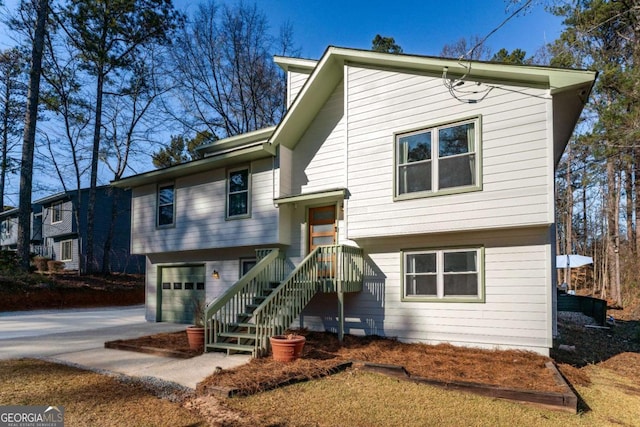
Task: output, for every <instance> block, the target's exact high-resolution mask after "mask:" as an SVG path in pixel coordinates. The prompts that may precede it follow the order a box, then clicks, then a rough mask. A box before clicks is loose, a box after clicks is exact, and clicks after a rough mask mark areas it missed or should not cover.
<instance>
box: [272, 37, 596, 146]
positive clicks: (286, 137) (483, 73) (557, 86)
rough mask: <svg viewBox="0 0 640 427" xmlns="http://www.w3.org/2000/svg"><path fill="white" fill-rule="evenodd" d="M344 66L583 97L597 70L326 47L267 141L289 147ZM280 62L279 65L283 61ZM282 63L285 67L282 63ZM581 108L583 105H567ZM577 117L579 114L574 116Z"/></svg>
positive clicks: (324, 97)
mask: <svg viewBox="0 0 640 427" xmlns="http://www.w3.org/2000/svg"><path fill="white" fill-rule="evenodd" d="M278 61H279V62H280V63H287V62H288V63H293V61H295V59H291V58H282V59H278ZM298 61H300V62H299V65H302V64H305V65H304V68H310V67H311V66H312V65H313V63H312V62H307V61H305V60H298ZM344 64H353V65H354V66H365V67H372V68H378V69H379V68H392V69H398V70H401V71H403V72H409V73H416V72H417V73H428V74H432V75H434V76H442V75H443V72H444V70H445V68H446V69H447V75H448V76H463V75H465V76H467V78H468V79H469V80H473V81H484V82H494V83H495V84H509V85H517V86H523V87H534V88H544V89H549V90H550V93H551V94H552V95H553V94H556V93H559V92H566V91H572V90H575V91H576V92H577V93H576V95H579V96H582V97H583V99H584V100H585V101H586V99H587V97H588V95H589V93H590V92H591V88H592V86H593V83H594V81H595V79H596V77H597V72H595V71H586V70H570V69H560V68H551V67H541V66H533V65H510V64H500V63H492V62H481V61H464V62H463V61H459V60H457V59H445V58H437V57H428V56H418V55H404V54H400V55H396V54H389V53H380V52H373V51H369V50H357V49H346V48H339V47H333V46H330V47H329V48H327V50H326V51H325V52H324V54H323V55H322V58H320V60H319V61H317V64H316V65H315V68H313V71H312V73H311V74H310V76H309V78H308V79H307V81H306V83H305V84H304V86H303V87H302V88H301V90H300V92H299V94H298V96H297V97H296V99H295V100H294V101H293V103H292V104H291V106H290V108H289V109H288V111H287V113H286V114H285V116H284V117H283V119H282V121H281V122H280V124H279V125H278V127H277V128H276V130H275V131H274V133H273V135H272V137H271V142H272V143H273V144H274V145H278V144H283V145H284V146H286V147H288V148H291V149H293V148H294V147H295V145H296V144H297V143H298V141H299V139H300V138H301V136H302V135H303V133H304V132H305V131H306V129H307V128H308V125H309V123H310V122H311V121H312V120H313V118H315V116H316V115H317V113H318V111H320V109H321V108H322V106H323V105H324V104H325V102H326V100H327V99H328V97H329V96H330V95H331V93H332V92H333V89H334V88H335V87H336V85H337V84H338V83H339V82H340V80H342V79H343V78H344V67H343V65H344ZM281 66H282V65H281ZM285 66H287V65H286V64H285ZM571 108H572V109H578V110H581V109H582V104H580V105H573V106H571ZM576 118H577V116H576Z"/></svg>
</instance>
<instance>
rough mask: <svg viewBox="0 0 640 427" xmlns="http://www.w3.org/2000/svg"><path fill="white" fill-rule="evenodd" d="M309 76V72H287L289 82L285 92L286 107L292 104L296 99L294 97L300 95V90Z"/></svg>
mask: <svg viewBox="0 0 640 427" xmlns="http://www.w3.org/2000/svg"><path fill="white" fill-rule="evenodd" d="M309 74H310V71H309V72H298V71H295V70H290V71H289V73H288V76H289V81H288V85H287V92H288V98H289V99H288V101H287V107H288V106H290V105H291V104H292V103H293V101H294V100H295V99H296V97H297V96H298V94H299V93H300V90H301V89H302V86H304V84H305V83H306V81H307V79H308V78H309Z"/></svg>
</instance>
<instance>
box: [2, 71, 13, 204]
mask: <svg viewBox="0 0 640 427" xmlns="http://www.w3.org/2000/svg"><path fill="white" fill-rule="evenodd" d="M7 70H8V69H7ZM4 79H5V81H4V113H3V116H2V159H0V161H1V162H2V164H1V165H0V211H3V210H4V186H5V179H6V176H7V156H8V152H9V115H10V114H11V102H10V97H11V73H10V72H9V71H7V74H6V75H5V76H4Z"/></svg>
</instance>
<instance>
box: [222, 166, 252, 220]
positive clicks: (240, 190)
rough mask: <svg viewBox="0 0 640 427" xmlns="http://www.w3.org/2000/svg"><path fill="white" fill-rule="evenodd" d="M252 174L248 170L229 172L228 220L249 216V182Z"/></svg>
mask: <svg viewBox="0 0 640 427" xmlns="http://www.w3.org/2000/svg"><path fill="white" fill-rule="evenodd" d="M250 179H251V174H250V173H249V169H248V168H244V169H235V170H231V171H229V174H228V179H227V218H236V217H247V216H249V187H250V185H249V181H250Z"/></svg>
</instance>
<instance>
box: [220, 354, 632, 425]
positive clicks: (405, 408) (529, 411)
mask: <svg viewBox="0 0 640 427" xmlns="http://www.w3.org/2000/svg"><path fill="white" fill-rule="evenodd" d="M585 369H589V371H590V374H591V376H592V377H593V384H592V385H591V386H588V387H583V386H578V387H577V389H578V392H579V393H580V395H581V396H582V397H583V398H584V399H585V400H586V402H587V405H588V406H589V407H590V408H591V409H590V410H588V411H586V412H583V413H581V414H579V415H571V414H568V413H563V412H555V411H549V410H545V409H539V408H535V407H532V406H527V405H523V404H518V403H513V402H507V401H501V400H496V399H491V398H486V397H481V396H475V395H472V394H466V393H458V392H454V391H448V390H442V389H440V388H435V387H430V386H425V385H421V384H414V383H409V382H405V381H398V380H395V379H392V378H388V377H385V376H382V375H377V374H373V373H366V372H358V371H347V372H343V373H341V374H338V375H334V376H332V377H327V378H325V379H322V380H317V381H312V382H308V383H301V384H296V385H293V386H289V387H286V388H280V389H277V390H273V391H269V392H265V393H260V394H256V395H253V396H249V397H243V398H232V399H228V400H226V405H227V407H228V408H230V409H233V410H236V411H240V412H241V413H243V414H244V422H245V423H246V424H236V425H278V426H311V425H313V426H322V427H325V426H327V427H328V426H344V425H349V426H407V425H420V426H432V425H433V426H462V425H464V426H506V425H509V426H511V425H514V426H515V425H518V426H520V425H527V426H558V425H562V426H568V427H570V426H603V425H614V424H615V425H627V426H632V425H638V424H637V423H638V420H640V388H638V386H637V377H636V380H635V382H634V380H632V379H628V378H625V377H624V376H622V375H620V374H618V373H616V372H615V371H611V370H608V369H606V368H604V367H598V366H589V367H588V368H585ZM634 384H636V385H634Z"/></svg>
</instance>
